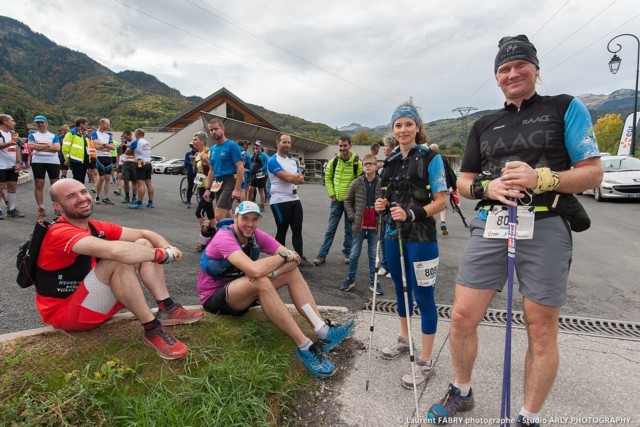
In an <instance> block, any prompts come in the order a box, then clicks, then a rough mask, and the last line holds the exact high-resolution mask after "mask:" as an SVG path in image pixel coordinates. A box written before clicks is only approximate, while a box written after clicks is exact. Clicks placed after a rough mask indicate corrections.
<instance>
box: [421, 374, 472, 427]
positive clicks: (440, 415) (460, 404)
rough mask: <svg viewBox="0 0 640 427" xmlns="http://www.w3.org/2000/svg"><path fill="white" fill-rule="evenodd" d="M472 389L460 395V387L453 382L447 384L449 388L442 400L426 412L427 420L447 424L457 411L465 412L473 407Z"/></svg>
mask: <svg viewBox="0 0 640 427" xmlns="http://www.w3.org/2000/svg"><path fill="white" fill-rule="evenodd" d="M474 405H475V403H474V401H473V390H469V394H468V395H467V396H461V395H460V389H459V388H458V387H456V386H454V385H453V384H449V390H447V394H445V395H444V397H443V398H442V400H441V401H440V402H438V403H434V404H433V405H431V408H429V412H427V418H429V421H430V422H432V423H435V424H439V425H443V424H447V422H449V421H450V420H452V419H453V417H454V416H455V415H456V414H457V413H458V412H466V411H470V410H472V409H473V406H474Z"/></svg>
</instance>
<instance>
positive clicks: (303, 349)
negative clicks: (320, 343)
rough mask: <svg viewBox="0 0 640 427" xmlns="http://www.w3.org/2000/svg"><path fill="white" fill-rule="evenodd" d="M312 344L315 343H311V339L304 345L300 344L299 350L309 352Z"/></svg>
mask: <svg viewBox="0 0 640 427" xmlns="http://www.w3.org/2000/svg"><path fill="white" fill-rule="evenodd" d="M312 344H313V341H311V340H310V339H307V341H306V342H305V343H304V344H300V345H299V346H298V348H299V349H300V350H301V351H305V350H309V347H311V345H312Z"/></svg>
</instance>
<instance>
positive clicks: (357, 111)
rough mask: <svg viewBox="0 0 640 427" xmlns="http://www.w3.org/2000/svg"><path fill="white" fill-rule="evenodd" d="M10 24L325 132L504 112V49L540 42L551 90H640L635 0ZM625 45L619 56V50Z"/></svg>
mask: <svg viewBox="0 0 640 427" xmlns="http://www.w3.org/2000/svg"><path fill="white" fill-rule="evenodd" d="M2 4H4V5H5V6H8V7H3V8H2V12H0V13H1V14H3V15H6V16H10V17H12V18H15V19H18V20H20V21H22V22H24V23H25V24H27V25H29V26H30V27H31V29H32V30H34V31H37V32H39V33H42V34H44V35H45V36H47V37H48V38H50V39H52V40H53V41H55V42H56V43H58V44H60V45H63V46H67V47H69V48H71V49H74V50H78V51H81V52H84V53H86V54H87V55H89V56H90V57H92V58H93V59H95V60H96V61H98V62H100V63H101V64H103V65H105V66H107V67H108V68H110V69H111V70H113V71H122V70H125V69H132V70H139V71H144V72H147V73H149V74H153V75H155V76H156V77H157V78H158V79H160V80H161V81H163V82H164V83H166V84H168V85H169V86H172V87H175V88H176V89H178V90H179V91H180V92H181V93H182V94H184V95H198V96H201V97H206V96H208V95H210V94H211V93H213V92H215V91H216V90H218V89H219V88H220V87H222V86H224V87H226V88H227V89H229V90H231V91H232V92H233V93H235V94H236V95H238V96H239V97H240V98H242V99H243V100H244V101H246V102H250V103H253V104H258V105H262V106H264V107H266V108H268V109H271V110H274V111H278V112H280V113H287V114H292V115H296V116H299V117H303V118H305V119H307V120H311V121H317V122H322V123H326V124H328V125H330V126H333V127H336V126H337V127H340V126H344V125H348V124H349V123H352V122H357V123H360V124H362V125H364V126H371V127H372V126H376V125H381V124H385V123H388V122H389V119H390V115H391V113H392V111H393V109H394V108H395V106H397V105H398V104H399V103H401V102H403V101H405V100H408V99H409V98H410V97H412V98H413V100H414V102H415V103H416V104H417V105H418V106H420V107H421V110H420V111H421V114H422V115H423V117H424V119H425V120H426V121H432V120H436V119H442V118H451V117H456V116H457V115H458V113H455V112H452V109H454V108H458V107H475V108H478V109H480V110H483V109H490V108H497V107H499V106H500V105H501V104H502V101H503V98H502V97H501V92H500V91H499V89H498V88H497V87H496V84H495V80H494V77H493V60H494V57H495V54H496V51H497V42H498V40H499V39H500V38H501V37H502V36H505V35H517V34H526V35H528V36H529V38H530V39H531V40H532V42H533V43H534V44H535V45H536V47H537V49H538V57H539V59H540V67H541V74H542V77H543V80H544V85H543V86H540V87H539V88H538V91H539V93H541V94H557V93H569V94H573V95H579V94H582V93H594V94H608V93H611V92H612V91H614V90H616V89H620V88H634V86H635V80H634V79H635V73H634V71H635V61H636V52H637V48H638V47H637V44H636V42H635V40H634V39H633V38H631V37H622V38H620V39H618V40H617V41H618V42H620V43H621V45H622V50H621V51H620V52H619V53H618V55H619V56H620V57H621V58H622V59H623V61H622V66H621V69H620V71H619V72H618V74H617V75H615V76H614V75H612V74H611V73H610V72H609V70H608V66H607V63H608V61H609V59H610V58H611V56H612V54H611V53H609V52H608V51H607V42H608V41H609V40H610V39H611V38H612V37H614V36H615V35H617V34H621V33H632V34H636V35H637V36H640V8H638V7H637V0H604V1H601V0H599V1H596V0H537V1H527V2H525V1H519V0H499V1H498V0H485V1H472V0H428V1H422V2H421V1H415V0H414V1H410V2H409V1H386V2H383V1H379V0H378V1H376V0H354V1H344V0H342V1H336V0H324V1H322V2H319V1H315V2H307V1H293V0H271V1H267V0H236V1H233V2H232V1H214V0H155V1H142V0H138V1H136V0H92V1H65V0H48V1H46V2H45V1H37V2H36V1H33V0H31V1H23V2H18V1H12V2H11V5H10V6H9V1H8V0H3V1H2ZM614 47H615V46H614Z"/></svg>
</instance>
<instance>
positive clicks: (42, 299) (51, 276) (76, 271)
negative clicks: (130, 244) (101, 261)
mask: <svg viewBox="0 0 640 427" xmlns="http://www.w3.org/2000/svg"><path fill="white" fill-rule="evenodd" d="M89 222H90V223H91V225H93V227H94V228H95V230H96V232H97V233H98V234H99V237H100V238H104V239H106V240H119V239H120V237H121V236H122V227H121V226H119V225H117V224H111V223H108V222H101V221H93V220H89ZM87 236H92V233H91V229H90V228H87V229H82V228H79V227H76V226H75V225H73V224H70V223H69V222H68V221H67V220H66V219H65V218H64V217H61V218H60V219H59V220H58V221H57V223H55V224H53V225H52V226H51V228H49V230H48V231H47V234H46V235H45V237H44V240H43V241H42V247H41V249H40V255H39V256H38V267H39V269H38V270H39V271H38V272H37V273H36V280H35V282H36V291H37V294H36V307H37V308H38V311H39V312H40V315H41V316H42V320H43V321H44V322H45V323H48V322H47V319H48V317H49V316H51V315H53V314H54V313H55V311H56V309H57V307H58V306H59V305H60V304H62V303H63V302H64V300H65V299H66V298H68V297H69V296H71V295H72V294H73V293H74V292H75V291H76V289H77V288H78V286H79V285H80V283H81V282H82V280H84V277H85V276H86V275H87V274H89V271H91V270H92V269H93V268H94V267H95V265H96V258H95V257H93V256H91V257H89V256H83V255H78V254H77V253H75V252H72V248H73V245H75V244H76V243H77V242H78V241H79V240H81V239H83V238H84V237H87Z"/></svg>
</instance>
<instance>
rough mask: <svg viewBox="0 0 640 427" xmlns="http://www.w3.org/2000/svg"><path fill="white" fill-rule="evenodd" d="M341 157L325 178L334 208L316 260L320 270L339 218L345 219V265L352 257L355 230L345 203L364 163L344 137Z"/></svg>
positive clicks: (340, 141) (348, 140) (331, 166)
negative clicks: (347, 213)
mask: <svg viewBox="0 0 640 427" xmlns="http://www.w3.org/2000/svg"><path fill="white" fill-rule="evenodd" d="M338 149H339V153H338V154H336V156H335V157H334V158H333V159H331V160H330V161H329V163H328V164H327V170H326V173H325V177H324V182H325V185H326V188H327V194H328V195H329V198H331V206H330V208H329V224H328V225H327V232H326V233H325V235H324V241H323V242H322V246H320V251H319V252H318V255H317V256H316V258H315V259H314V260H313V264H315V265H316V266H319V265H321V264H324V262H325V260H326V258H327V254H328V253H329V249H331V245H332V244H333V238H334V237H335V235H336V230H337V229H338V224H339V223H340V218H341V217H342V216H343V215H344V242H343V245H342V254H343V257H344V258H343V259H344V263H345V264H349V255H350V254H351V242H352V238H353V230H352V229H351V223H350V222H349V219H348V218H347V215H346V212H345V210H344V199H345V197H346V196H347V193H348V192H349V186H351V183H352V182H353V180H354V179H356V177H358V176H360V175H361V174H362V162H361V161H360V159H358V156H357V155H356V154H355V153H354V152H353V151H351V138H349V137H348V136H346V135H345V136H341V137H340V139H339V140H338Z"/></svg>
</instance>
